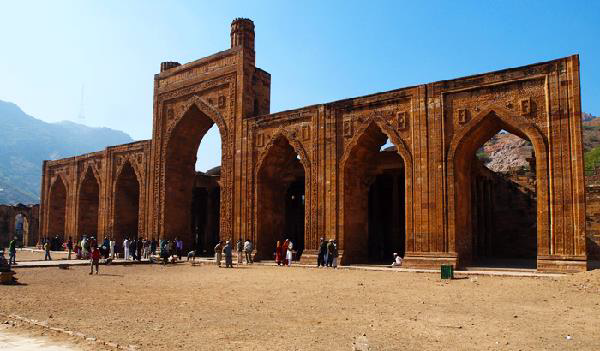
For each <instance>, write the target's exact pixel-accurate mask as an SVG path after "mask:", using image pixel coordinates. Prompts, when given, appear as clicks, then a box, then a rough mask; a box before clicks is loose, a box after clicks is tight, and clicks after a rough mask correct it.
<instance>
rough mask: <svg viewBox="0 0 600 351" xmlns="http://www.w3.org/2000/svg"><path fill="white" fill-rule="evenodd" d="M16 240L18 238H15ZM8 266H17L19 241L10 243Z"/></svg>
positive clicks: (13, 240) (14, 240)
mask: <svg viewBox="0 0 600 351" xmlns="http://www.w3.org/2000/svg"><path fill="white" fill-rule="evenodd" d="M15 238H16V237H15ZM8 264H9V265H10V264H17V240H16V239H12V240H11V241H10V243H8Z"/></svg>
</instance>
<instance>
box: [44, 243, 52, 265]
mask: <svg viewBox="0 0 600 351" xmlns="http://www.w3.org/2000/svg"><path fill="white" fill-rule="evenodd" d="M44 251H45V252H46V254H45V255H44V261H52V257H51V256H50V242H48V241H46V243H45V244H44Z"/></svg>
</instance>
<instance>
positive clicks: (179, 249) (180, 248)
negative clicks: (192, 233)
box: [175, 238, 183, 260]
mask: <svg viewBox="0 0 600 351" xmlns="http://www.w3.org/2000/svg"><path fill="white" fill-rule="evenodd" d="M175 246H176V248H177V259H179V260H181V255H182V254H183V240H181V239H178V238H175Z"/></svg>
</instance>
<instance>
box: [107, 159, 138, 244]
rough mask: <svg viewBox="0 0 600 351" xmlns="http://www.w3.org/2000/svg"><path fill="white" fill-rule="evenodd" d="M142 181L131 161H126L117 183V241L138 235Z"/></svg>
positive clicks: (115, 222) (115, 224) (114, 230)
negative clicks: (138, 177) (139, 179)
mask: <svg viewBox="0 0 600 351" xmlns="http://www.w3.org/2000/svg"><path fill="white" fill-rule="evenodd" d="M139 204H140V182H139V181H138V179H137V175H136V174H135V170H134V169H133V167H132V166H131V163H129V161H126V162H125V164H124V165H123V168H122V169H121V172H120V173H119V175H118V177H117V182H116V185H115V209H114V214H115V217H114V218H115V221H114V229H113V234H114V237H115V240H116V241H117V242H120V241H122V240H123V239H124V238H129V239H130V240H131V239H134V238H137V236H138V229H139V228H138V223H139Z"/></svg>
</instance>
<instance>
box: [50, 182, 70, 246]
mask: <svg viewBox="0 0 600 351" xmlns="http://www.w3.org/2000/svg"><path fill="white" fill-rule="evenodd" d="M66 207H67V188H66V187H65V184H64V183H63V181H62V178H61V177H57V178H56V180H55V181H54V183H53V184H52V186H51V187H50V206H49V211H48V237H52V238H54V237H58V238H59V239H60V240H64V234H65V213H66Z"/></svg>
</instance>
